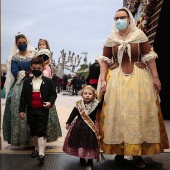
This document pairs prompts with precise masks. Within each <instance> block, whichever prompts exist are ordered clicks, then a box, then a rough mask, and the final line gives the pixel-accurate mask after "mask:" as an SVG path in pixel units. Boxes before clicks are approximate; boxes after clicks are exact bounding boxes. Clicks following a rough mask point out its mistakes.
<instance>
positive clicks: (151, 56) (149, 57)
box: [141, 51, 158, 63]
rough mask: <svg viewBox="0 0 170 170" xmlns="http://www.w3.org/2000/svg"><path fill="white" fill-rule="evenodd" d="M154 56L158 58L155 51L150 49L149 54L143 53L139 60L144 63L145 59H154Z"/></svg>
mask: <svg viewBox="0 0 170 170" xmlns="http://www.w3.org/2000/svg"><path fill="white" fill-rule="evenodd" d="M156 58H158V55H157V53H155V52H154V51H151V52H150V53H149V54H146V55H143V56H142V58H141V61H142V62H143V63H146V61H149V60H151V59H156Z"/></svg>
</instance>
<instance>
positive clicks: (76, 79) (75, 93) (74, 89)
mask: <svg viewBox="0 0 170 170" xmlns="http://www.w3.org/2000/svg"><path fill="white" fill-rule="evenodd" d="M71 84H72V86H73V93H72V95H73V96H74V95H76V96H77V88H78V77H77V75H75V76H74V77H73V80H72V82H71Z"/></svg>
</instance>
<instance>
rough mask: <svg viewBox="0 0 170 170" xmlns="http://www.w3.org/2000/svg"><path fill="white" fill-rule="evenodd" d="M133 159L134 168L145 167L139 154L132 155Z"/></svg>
mask: <svg viewBox="0 0 170 170" xmlns="http://www.w3.org/2000/svg"><path fill="white" fill-rule="evenodd" d="M133 160H134V161H135V166H136V168H141V169H142V168H145V167H146V165H145V162H144V161H143V159H142V158H141V156H133Z"/></svg>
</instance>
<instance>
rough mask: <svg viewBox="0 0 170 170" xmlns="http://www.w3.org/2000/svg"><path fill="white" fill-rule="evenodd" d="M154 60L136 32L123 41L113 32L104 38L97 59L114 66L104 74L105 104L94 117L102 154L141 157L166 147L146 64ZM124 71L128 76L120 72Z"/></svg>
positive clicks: (146, 41)
mask: <svg viewBox="0 0 170 170" xmlns="http://www.w3.org/2000/svg"><path fill="white" fill-rule="evenodd" d="M156 57H157V55H156V53H155V52H153V51H152V50H151V46H150V44H149V42H148V38H147V37H146V36H145V34H144V33H143V32H142V31H141V30H139V29H136V30H135V31H134V32H133V33H132V37H131V38H129V39H126V40H120V39H118V38H117V36H116V34H115V33H112V34H111V35H110V36H109V37H108V38H107V40H106V42H105V44H104V50H103V56H100V57H99V59H98V61H99V62H101V61H102V60H105V62H107V63H110V64H111V63H112V61H113V63H114V64H113V65H112V66H111V68H110V69H109V71H108V74H107V78H106V81H107V89H106V93H105V103H104V106H103V108H102V110H101V112H100V114H99V116H98V119H99V132H100V135H101V136H102V140H101V142H102V150H103V151H104V153H106V154H117V155H131V156H141V155H149V154H158V153H161V152H164V149H166V148H169V143H168V138H167V133H166V129H165V125H164V121H163V118H162V113H161V109H160V104H159V101H158V99H159V96H158V94H157V92H156V90H155V88H154V86H153V79H152V75H151V72H150V70H149V68H148V66H147V64H146V61H149V60H150V59H155V58H156ZM126 68H129V69H130V70H131V73H130V74H127V73H125V72H124V70H125V69H126Z"/></svg>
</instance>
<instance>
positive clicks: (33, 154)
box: [31, 149, 38, 158]
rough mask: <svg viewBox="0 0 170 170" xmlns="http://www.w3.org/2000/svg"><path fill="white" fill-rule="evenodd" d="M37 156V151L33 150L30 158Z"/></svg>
mask: <svg viewBox="0 0 170 170" xmlns="http://www.w3.org/2000/svg"><path fill="white" fill-rule="evenodd" d="M37 156H38V151H37V150H36V149H34V150H33V151H32V153H31V158H36V157H37Z"/></svg>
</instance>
